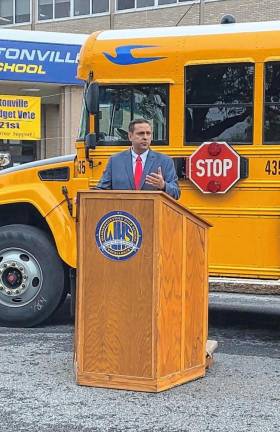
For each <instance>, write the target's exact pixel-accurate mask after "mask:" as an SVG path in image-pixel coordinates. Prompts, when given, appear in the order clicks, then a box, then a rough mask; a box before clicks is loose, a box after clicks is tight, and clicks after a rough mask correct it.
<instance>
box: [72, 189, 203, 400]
mask: <svg viewBox="0 0 280 432" xmlns="http://www.w3.org/2000/svg"><path fill="white" fill-rule="evenodd" d="M208 227H209V224H208V223H207V222H206V221H204V220H202V219H201V218H199V217H197V216H196V215H194V214H193V213H191V212H190V211H189V210H187V209H186V208H184V207H183V206H182V205H180V204H178V203H177V202H176V201H175V200H173V199H172V198H170V197H169V196H168V195H166V194H165V193H162V192H138V191H90V192H88V191H87V192H83V191H82V192H79V193H78V274H77V303H76V326H75V356H74V363H75V370H76V379H77V383H78V384H81V385H87V386H96V387H108V388H118V389H127V390H139V391H148V392H159V391H162V390H166V389H168V388H170V387H173V386H175V385H178V384H182V383H185V382H187V381H190V380H193V379H196V378H199V377H202V376H204V375H205V365H206V340H207V330H208V272H207V228H208Z"/></svg>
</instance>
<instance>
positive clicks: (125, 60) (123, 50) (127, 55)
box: [103, 45, 166, 66]
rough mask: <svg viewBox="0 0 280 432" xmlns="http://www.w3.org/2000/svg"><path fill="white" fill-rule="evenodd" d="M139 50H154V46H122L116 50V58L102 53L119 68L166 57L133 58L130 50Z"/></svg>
mask: <svg viewBox="0 0 280 432" xmlns="http://www.w3.org/2000/svg"><path fill="white" fill-rule="evenodd" d="M139 48H155V45H123V46H119V47H117V48H116V56H115V57H113V56H111V55H110V54H108V53H106V52H103V54H104V55H105V57H106V58H107V60H109V61H110V62H112V63H115V64H117V65H121V66H127V65H132V64H139V63H147V62H152V61H156V60H161V59H164V58H166V57H137V58H136V57H133V55H132V54H131V50H134V49H139Z"/></svg>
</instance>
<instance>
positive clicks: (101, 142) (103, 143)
mask: <svg viewBox="0 0 280 432" xmlns="http://www.w3.org/2000/svg"><path fill="white" fill-rule="evenodd" d="M141 86H146V87H147V86H151V87H152V86H163V87H165V88H166V90H167V91H166V139H165V140H157V141H154V140H153V139H152V146H156V147H159V146H169V141H170V140H169V122H170V85H169V84H167V83H162V82H154V83H141V82H137V83H131V84H114V83H112V84H104V85H102V87H110V88H112V87H134V88H135V87H141ZM95 131H96V134H97V146H98V147H127V146H129V141H128V140H118V141H116V142H114V141H109V140H108V141H105V140H99V139H98V135H99V118H98V116H95Z"/></svg>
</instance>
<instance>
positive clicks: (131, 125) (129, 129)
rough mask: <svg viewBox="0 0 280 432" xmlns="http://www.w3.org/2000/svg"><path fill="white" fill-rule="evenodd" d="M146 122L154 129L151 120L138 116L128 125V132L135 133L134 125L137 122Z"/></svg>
mask: <svg viewBox="0 0 280 432" xmlns="http://www.w3.org/2000/svg"><path fill="white" fill-rule="evenodd" d="M143 123H146V124H148V125H149V126H150V128H151V129H152V125H151V123H150V122H149V120H146V119H143V118H137V119H134V120H132V121H131V122H130V123H129V125H128V132H130V133H133V132H134V127H135V125H136V124H143Z"/></svg>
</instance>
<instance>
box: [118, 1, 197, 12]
mask: <svg viewBox="0 0 280 432" xmlns="http://www.w3.org/2000/svg"><path fill="white" fill-rule="evenodd" d="M190 1H191V2H194V0H116V10H117V11H122V10H129V9H138V8H139V9H140V8H145V7H157V6H165V5H176V4H180V3H183V2H184V3H189V2H190Z"/></svg>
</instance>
